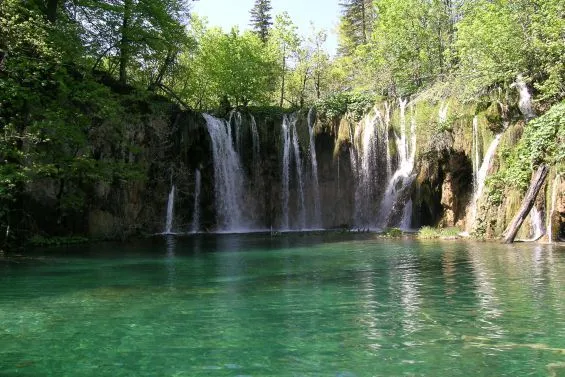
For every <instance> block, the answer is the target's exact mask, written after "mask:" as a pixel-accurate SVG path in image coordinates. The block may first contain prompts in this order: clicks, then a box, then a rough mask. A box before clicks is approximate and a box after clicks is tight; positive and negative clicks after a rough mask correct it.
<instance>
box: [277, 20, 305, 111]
mask: <svg viewBox="0 0 565 377" xmlns="http://www.w3.org/2000/svg"><path fill="white" fill-rule="evenodd" d="M270 42H271V52H272V54H273V56H275V57H276V60H278V61H279V62H280V63H279V69H278V72H279V74H278V76H279V78H280V99H279V105H280V106H281V107H282V106H283V104H284V100H285V84H286V76H287V73H288V71H289V69H290V63H291V60H293V59H294V60H296V58H297V55H298V53H299V52H298V49H299V46H300V38H299V36H298V33H297V27H296V25H294V23H293V22H292V20H291V19H290V16H289V15H288V13H287V12H283V13H282V14H279V15H277V16H276V17H275V23H274V25H273V29H272V35H271V38H270Z"/></svg>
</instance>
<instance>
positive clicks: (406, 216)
mask: <svg viewBox="0 0 565 377" xmlns="http://www.w3.org/2000/svg"><path fill="white" fill-rule="evenodd" d="M412 206H413V204H412V199H410V200H408V202H407V203H406V205H405V206H404V210H403V211H402V220H401V221H400V228H401V229H410V227H411V226H412Z"/></svg>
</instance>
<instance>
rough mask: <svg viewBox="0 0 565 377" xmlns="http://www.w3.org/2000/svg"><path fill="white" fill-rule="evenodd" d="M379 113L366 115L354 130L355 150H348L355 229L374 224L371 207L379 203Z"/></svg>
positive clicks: (377, 111)
mask: <svg viewBox="0 0 565 377" xmlns="http://www.w3.org/2000/svg"><path fill="white" fill-rule="evenodd" d="M380 121H381V115H380V112H379V110H378V109H376V108H375V109H373V111H372V112H371V113H369V114H367V115H366V116H365V117H364V118H363V119H362V120H361V122H360V123H359V124H358V125H357V127H356V128H355V134H354V135H353V139H352V141H353V145H354V148H351V149H350V158H351V166H352V167H353V170H354V172H355V174H356V189H355V225H356V226H358V227H363V228H368V227H372V226H374V224H375V213H374V210H373V207H374V204H373V203H375V202H376V201H377V199H378V194H379V192H378V187H377V184H378V181H379V173H381V171H379V170H378V165H379V164H378V160H379V153H378V152H379V137H378V128H377V126H378V124H379V122H380Z"/></svg>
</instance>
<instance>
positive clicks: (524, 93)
mask: <svg viewBox="0 0 565 377" xmlns="http://www.w3.org/2000/svg"><path fill="white" fill-rule="evenodd" d="M515 85H516V87H517V88H518V94H519V95H520V100H519V102H518V108H519V109H520V112H521V113H522V115H523V116H524V118H525V119H526V122H528V121H530V120H532V119H534V118H535V117H536V113H535V111H534V109H533V107H532V95H531V93H530V90H529V89H528V86H527V85H526V82H525V81H524V78H523V77H522V75H518V77H516V82H515Z"/></svg>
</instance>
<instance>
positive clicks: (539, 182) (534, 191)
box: [503, 164, 549, 243]
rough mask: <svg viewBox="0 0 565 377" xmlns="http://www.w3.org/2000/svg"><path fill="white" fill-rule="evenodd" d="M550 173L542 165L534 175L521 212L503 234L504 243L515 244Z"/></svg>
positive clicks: (545, 166)
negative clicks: (515, 239)
mask: <svg viewBox="0 0 565 377" xmlns="http://www.w3.org/2000/svg"><path fill="white" fill-rule="evenodd" d="M548 172H549V168H548V167H547V165H545V164H542V165H540V166H539V168H538V170H537V171H536V174H535V175H534V177H533V178H532V180H531V182H530V187H529V188H528V191H527V192H526V196H525V197H524V200H523V201H522V205H521V206H520V210H519V211H518V213H517V214H516V216H514V218H513V219H512V222H511V223H510V225H508V228H507V229H506V230H505V231H504V233H503V234H506V236H504V243H512V242H514V238H516V234H517V233H518V231H519V230H520V227H521V226H522V223H523V222H524V220H525V219H526V216H528V213H530V210H531V209H532V207H533V206H534V203H535V201H536V197H537V196H538V193H539V191H540V189H541V188H542V186H543V183H544V182H545V179H546V178H547V173H548Z"/></svg>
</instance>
